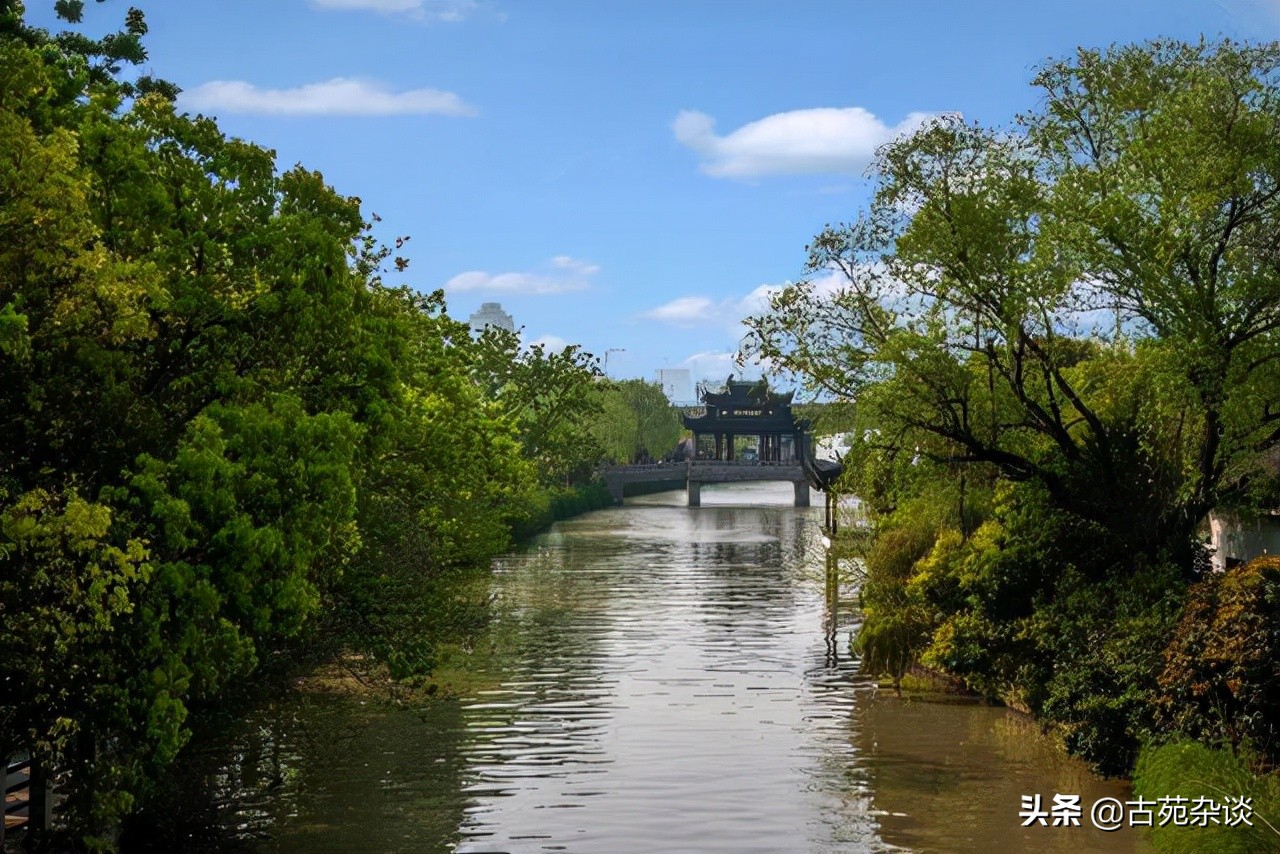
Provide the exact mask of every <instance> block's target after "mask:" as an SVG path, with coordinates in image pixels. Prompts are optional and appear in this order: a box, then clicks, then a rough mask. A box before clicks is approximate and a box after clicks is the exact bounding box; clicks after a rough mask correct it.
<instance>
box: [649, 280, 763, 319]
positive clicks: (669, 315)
mask: <svg viewBox="0 0 1280 854" xmlns="http://www.w3.org/2000/svg"><path fill="white" fill-rule="evenodd" d="M778 290H780V287H779V286H778V285H760V286H759V287H758V288H756V289H755V290H753V291H752V292H751V293H749V294H747V295H746V296H744V297H730V298H728V299H722V300H713V299H709V298H708V297H702V296H686V297H677V298H676V299H673V300H671V301H670V302H666V303H663V304H662V305H660V306H658V307H657V308H652V309H650V310H649V311H646V312H644V313H643V314H642V315H641V317H643V318H646V319H648V320H656V321H658V322H660V323H667V324H670V325H671V326H677V327H680V328H684V329H691V328H694V327H698V326H705V325H707V324H717V325H720V326H727V327H732V328H736V327H737V326H738V325H739V324H740V323H741V322H742V319H743V318H744V317H747V316H748V315H751V314H758V313H759V312H762V311H764V310H765V309H766V308H768V307H769V296H770V295H771V294H773V293H774V292H776V291H778Z"/></svg>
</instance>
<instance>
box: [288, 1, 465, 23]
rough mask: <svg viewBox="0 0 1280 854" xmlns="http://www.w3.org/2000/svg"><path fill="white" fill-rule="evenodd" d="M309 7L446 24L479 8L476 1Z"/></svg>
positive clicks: (316, 3)
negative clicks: (368, 12)
mask: <svg viewBox="0 0 1280 854" xmlns="http://www.w3.org/2000/svg"><path fill="white" fill-rule="evenodd" d="M311 5H312V6H315V7H317V8H321V9H341V10H343V11H366V10H367V11H370V12H378V13H381V14H383V15H407V16H409V17H410V18H414V19H416V20H431V21H445V22H448V23H454V22H457V21H461V20H463V19H464V18H466V17H468V16H470V15H471V14H473V13H475V12H477V11H478V10H479V9H480V8H481V6H480V3H479V2H477V0H311Z"/></svg>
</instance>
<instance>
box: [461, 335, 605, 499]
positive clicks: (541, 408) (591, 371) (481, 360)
mask: <svg viewBox="0 0 1280 854" xmlns="http://www.w3.org/2000/svg"><path fill="white" fill-rule="evenodd" d="M474 352H475V360H474V363H473V364H474V372H475V377H476V379H477V381H478V382H479V383H480V386H481V388H482V389H483V390H484V392H485V395H486V397H487V399H488V400H490V401H493V402H494V403H495V404H496V405H497V407H498V410H499V412H501V414H502V416H503V417H504V418H505V419H506V421H507V423H509V424H511V425H512V426H513V427H514V428H515V429H516V431H517V432H518V433H519V435H520V439H521V442H522V443H523V445H524V454H525V457H526V458H528V459H530V460H532V461H533V462H534V463H535V464H536V465H537V467H538V473H539V477H540V478H541V480H542V482H543V483H544V484H548V485H550V484H565V485H567V484H569V483H581V482H585V481H586V480H589V479H590V477H591V473H592V471H593V469H594V467H595V465H596V464H597V463H598V462H599V460H600V455H601V451H600V448H599V446H598V445H597V444H596V441H595V438H594V435H593V434H592V432H591V424H592V420H593V419H594V417H595V416H596V415H597V414H598V412H599V409H600V403H599V400H598V395H597V394H596V393H595V384H596V381H597V380H598V379H599V378H600V377H601V376H602V374H601V372H600V367H599V359H597V358H595V357H594V356H592V355H591V354H590V353H586V352H583V350H582V348H581V347H579V346H578V345H576V344H573V345H569V346H566V347H564V348H562V349H561V350H559V351H558V352H555V351H549V350H547V348H546V347H545V346H543V345H542V344H533V345H530V346H527V347H522V346H521V344H520V336H519V334H518V333H515V332H508V331H507V330H505V329H499V328H497V327H493V326H490V327H487V328H486V329H485V331H484V333H483V334H482V335H480V337H479V339H478V340H477V341H476V343H475V348H474Z"/></svg>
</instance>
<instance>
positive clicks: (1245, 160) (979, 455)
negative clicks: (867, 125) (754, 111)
mask: <svg viewBox="0 0 1280 854" xmlns="http://www.w3.org/2000/svg"><path fill="white" fill-rule="evenodd" d="M1278 60H1280V47H1277V46H1276V45H1264V46H1248V45H1238V44H1234V43H1232V42H1222V43H1218V44H1209V43H1199V44H1182V43H1176V42H1153V43H1150V44H1147V45H1140V46H1127V47H1116V48H1112V49H1110V50H1107V51H1093V50H1081V51H1080V52H1079V53H1078V54H1077V56H1076V57H1074V58H1073V59H1071V60H1067V61H1062V62H1057V63H1053V64H1050V65H1048V66H1047V67H1045V68H1044V69H1042V70H1041V71H1040V73H1039V74H1038V75H1037V76H1036V79H1035V84H1036V85H1037V86H1038V87H1040V89H1041V90H1042V93H1043V99H1044V100H1043V106H1042V107H1041V108H1040V109H1038V110H1036V111H1033V112H1030V113H1027V114H1025V115H1023V116H1021V117H1019V118H1018V121H1017V123H1016V125H1015V126H1013V127H1002V128H987V127H982V126H979V125H977V124H973V123H969V122H966V121H964V120H963V119H961V118H960V117H957V116H948V117H943V118H940V119H938V120H935V121H934V122H932V123H931V124H930V125H928V126H927V127H925V128H924V129H923V130H921V131H920V132H918V133H915V134H913V135H911V136H909V137H906V138H902V139H899V140H897V141H895V142H893V143H890V144H889V145H887V146H885V147H884V148H883V149H882V150H881V151H880V153H879V156H878V159H877V162H876V166H875V170H874V174H875V179H876V182H877V187H876V192H875V196H874V200H873V202H872V204H871V206H870V208H869V209H868V210H867V211H866V212H865V213H864V214H863V215H862V216H861V217H860V218H858V219H857V220H856V221H855V222H853V223H850V224H846V225H838V226H830V227H828V228H826V229H825V230H824V231H823V232H822V233H821V234H819V235H818V236H817V237H816V238H815V240H814V241H813V243H812V244H811V245H810V246H809V247H808V252H809V259H808V266H807V269H808V271H809V273H810V274H811V277H810V278H809V279H807V280H806V281H802V282H800V283H798V284H795V285H793V286H789V287H787V288H786V289H784V290H783V291H781V292H780V293H778V294H777V295H775V296H774V298H773V300H772V305H771V310H770V311H769V312H767V313H765V314H762V315H759V316H757V317H755V318H752V319H751V320H750V321H749V324H750V326H751V328H752V334H751V337H750V339H749V341H748V345H747V348H746V349H747V351H748V353H749V354H750V355H754V356H763V357H767V358H769V359H772V360H774V361H775V362H777V363H778V364H779V365H781V366H783V367H784V368H787V369H790V370H792V371H794V372H795V373H796V374H798V375H799V376H800V377H801V378H802V379H803V380H804V381H805V382H806V383H807V385H808V386H809V388H810V389H812V390H816V391H820V392H824V393H826V394H827V395H830V396H834V397H837V398H843V399H855V398H856V399H857V400H858V403H859V407H860V409H861V411H863V412H864V413H866V415H867V417H869V418H871V419H873V420H875V421H876V426H877V427H878V428H879V429H880V430H881V432H880V434H879V437H880V439H879V440H880V442H881V443H882V444H883V445H884V446H885V447H886V448H889V449H899V450H901V449H905V450H906V451H907V452H908V453H909V454H915V453H916V452H917V450H918V452H919V453H923V454H926V455H928V456H930V457H931V458H933V459H936V460H938V461H942V462H946V463H949V464H977V465H979V466H986V467H989V468H991V469H993V470H995V471H997V472H998V473H999V476H1000V477H1002V478H1007V479H1009V480H1013V481H1028V480H1035V481H1037V482H1038V483H1040V484H1042V485H1043V486H1044V487H1045V488H1046V489H1047V490H1048V491H1049V493H1050V494H1051V495H1052V496H1053V499H1054V501H1055V502H1056V503H1058V504H1059V505H1060V506H1062V507H1064V508H1067V509H1069V510H1071V511H1072V512H1075V513H1078V514H1080V515H1082V516H1085V517H1087V518H1090V519H1093V520H1096V521H1097V522H1099V523H1100V524H1102V525H1103V526H1104V527H1110V528H1115V529H1117V530H1122V531H1123V534H1124V536H1125V537H1126V538H1129V537H1136V538H1137V539H1136V543H1137V544H1139V545H1140V546H1141V547H1144V548H1149V549H1154V548H1158V547H1161V546H1167V545H1170V544H1173V543H1176V542H1177V541H1179V540H1185V539H1186V538H1187V537H1188V536H1189V535H1190V533H1191V531H1192V530H1193V529H1194V527H1195V526H1196V525H1197V524H1198V523H1199V522H1200V521H1201V520H1202V519H1203V517H1204V515H1205V514H1206V513H1207V512H1208V511H1209V510H1210V509H1212V508H1213V507H1215V506H1217V505H1219V504H1222V503H1224V502H1231V501H1236V500H1241V499H1244V498H1245V497H1246V496H1247V495H1248V493H1249V491H1250V488H1251V486H1252V485H1254V484H1256V483H1257V482H1258V480H1259V478H1262V477H1263V476H1264V474H1263V472H1262V471H1261V470H1260V466H1259V461H1260V459H1261V453H1262V452H1264V451H1265V450H1267V449H1268V448H1271V447H1274V446H1276V444H1277V443H1278V442H1280V243H1278V241H1277V234H1280V183H1278V182H1280V144H1277V142H1278V140H1280V135H1278V129H1280V124H1278V122H1280V101H1278V98H1280V76H1278V74H1277V61H1278Z"/></svg>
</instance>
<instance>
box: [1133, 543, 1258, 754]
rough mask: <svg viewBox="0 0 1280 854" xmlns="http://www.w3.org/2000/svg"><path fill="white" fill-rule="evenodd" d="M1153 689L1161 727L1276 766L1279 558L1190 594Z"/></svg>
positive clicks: (1200, 586)
mask: <svg viewBox="0 0 1280 854" xmlns="http://www.w3.org/2000/svg"><path fill="white" fill-rule="evenodd" d="M1159 684H1160V696H1159V698H1158V700H1157V703H1156V707H1157V717H1158V720H1159V722H1160V723H1161V724H1162V725H1163V726H1165V727H1167V728H1169V729H1172V730H1174V731H1177V732H1181V733H1185V734H1186V735H1188V736H1191V737H1193V738H1199V739H1201V740H1204V741H1211V742H1214V741H1225V742H1226V743H1229V744H1232V745H1240V744H1242V743H1243V742H1245V741H1246V740H1247V741H1249V742H1251V743H1252V744H1253V745H1254V746H1255V747H1256V749H1257V750H1259V751H1260V752H1261V754H1262V755H1263V756H1264V757H1265V758H1266V759H1267V761H1269V762H1271V763H1273V764H1274V763H1277V762H1280V557H1262V558H1257V559H1256V560H1253V561H1250V562H1249V563H1248V564H1245V565H1244V566H1241V567H1237V568H1235V569H1231V570H1229V571H1227V572H1225V573H1223V574H1221V575H1213V576H1210V577H1209V578H1207V579H1205V580H1204V581H1202V582H1200V583H1199V584H1196V585H1195V586H1194V587H1192V588H1191V591H1190V594H1189V596H1188V599H1187V603H1186V606H1185V608H1184V610H1183V613H1182V619H1181V620H1180V621H1179V623H1178V627H1177V631H1176V633H1175V635H1174V637H1173V639H1172V641H1171V642H1170V643H1169V645H1168V648H1167V649H1166V650H1165V654H1164V670H1163V672H1162V673H1161V674H1160V680H1159Z"/></svg>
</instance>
